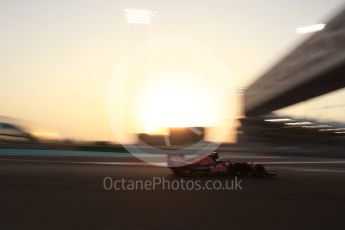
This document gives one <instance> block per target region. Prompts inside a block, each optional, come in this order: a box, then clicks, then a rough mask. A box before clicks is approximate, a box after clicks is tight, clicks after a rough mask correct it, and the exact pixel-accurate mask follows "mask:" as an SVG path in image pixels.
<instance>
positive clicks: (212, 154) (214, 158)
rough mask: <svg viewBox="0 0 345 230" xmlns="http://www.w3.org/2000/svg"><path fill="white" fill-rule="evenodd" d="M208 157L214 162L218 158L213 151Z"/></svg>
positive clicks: (216, 153)
mask: <svg viewBox="0 0 345 230" xmlns="http://www.w3.org/2000/svg"><path fill="white" fill-rule="evenodd" d="M210 156H211V157H212V159H213V160H214V161H216V160H217V159H218V158H219V155H218V152H216V151H213V152H212V153H211V154H210Z"/></svg>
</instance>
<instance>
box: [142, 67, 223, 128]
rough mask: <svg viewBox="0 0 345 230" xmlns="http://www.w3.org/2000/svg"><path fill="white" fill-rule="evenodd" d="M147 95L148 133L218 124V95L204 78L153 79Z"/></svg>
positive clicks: (176, 74) (145, 120)
mask: <svg viewBox="0 0 345 230" xmlns="http://www.w3.org/2000/svg"><path fill="white" fill-rule="evenodd" d="M144 94H145V95H144V97H143V100H144V101H143V105H144V106H143V108H144V111H143V116H142V121H141V125H142V127H143V128H144V131H145V132H146V133H156V132H158V133H159V132H162V130H164V128H169V127H207V126H211V125H213V124H214V123H215V120H216V117H217V111H218V110H217V108H216V107H217V103H216V100H217V98H216V93H215V91H214V90H212V89H210V87H209V85H208V84H207V82H206V81H204V80H203V78H198V77H197V76H194V75H193V74H191V73H183V72H171V73H167V74H164V75H159V76H157V77H152V78H151V79H150V80H149V81H148V82H147V84H146V87H145V93H144Z"/></svg>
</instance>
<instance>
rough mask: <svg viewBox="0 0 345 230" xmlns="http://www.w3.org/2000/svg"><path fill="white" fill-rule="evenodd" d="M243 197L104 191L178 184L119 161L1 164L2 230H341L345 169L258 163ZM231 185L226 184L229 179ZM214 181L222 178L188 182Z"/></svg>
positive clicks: (292, 161) (296, 161)
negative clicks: (109, 184) (123, 184)
mask: <svg viewBox="0 0 345 230" xmlns="http://www.w3.org/2000/svg"><path fill="white" fill-rule="evenodd" d="M257 160H260V161H266V163H267V165H269V166H270V167H272V168H273V169H275V170H276V171H277V172H278V173H279V175H278V176H277V177H275V178H263V179H255V178H251V177H241V178H239V179H241V180H242V184H241V185H242V190H236V191H234V190H192V191H187V190H182V189H178V190H165V189H162V188H161V187H160V188H156V189H155V190H150V191H146V190H134V191H128V190H126V191H125V190H110V191H107V190H105V189H104V187H103V181H104V178H105V177H107V176H109V177H111V178H112V179H122V178H124V179H126V180H136V181H138V180H152V178H154V177H160V178H163V177H164V178H166V179H167V180H179V179H181V178H176V177H173V176H172V175H171V173H170V171H169V170H168V169H166V168H162V167H150V166H146V165H145V164H138V162H137V161H135V160H132V161H131V160H129V159H124V158H118V159H115V158H112V159H101V160H100V159H98V158H97V159H92V158H61V157H56V158H52V157H48V158H44V157H41V158H37V157H31V156H27V157H16V156H1V157H0V228H1V229H344V217H345V183H344V182H345V162H344V161H342V160H340V159H336V160H335V159H317V158H307V159H303V158H296V157H294V158H273V157H272V158H269V157H267V158H264V157H261V158H259V159H257ZM231 179H233V178H231ZM188 180H194V181H195V180H201V181H205V180H220V181H223V182H224V181H226V180H229V178H224V177H212V178H188Z"/></svg>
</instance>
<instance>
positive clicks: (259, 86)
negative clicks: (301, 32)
mask: <svg viewBox="0 0 345 230" xmlns="http://www.w3.org/2000/svg"><path fill="white" fill-rule="evenodd" d="M343 87H345V9H344V10H343V11H341V12H340V13H339V14H338V15H337V16H335V17H334V18H333V19H331V20H330V21H329V22H328V23H327V24H326V27H325V29H324V30H322V31H319V32H316V33H315V34H313V35H312V36H311V37H309V38H308V39H307V40H305V41H304V42H303V43H301V44H300V45H299V46H297V47H296V48H295V49H294V50H292V52H290V53H289V54H288V55H287V56H285V57H284V58H283V59H282V60H280V61H279V62H278V63H276V64H275V65H274V66H273V67H272V68H271V69H269V70H268V71H267V72H266V73H265V74H263V75H262V76H261V77H259V79H258V80H257V81H255V82H254V83H253V84H252V85H250V86H249V87H248V88H247V90H246V91H245V94H244V106H245V114H246V116H257V115H263V114H266V113H269V112H271V111H274V110H278V109H281V108H284V107H287V106H289V105H292V104H295V103H298V102H301V101H304V100H307V99H310V98H313V97H316V96H320V95H322V94H326V93H328V92H331V91H334V90H337V89H340V88H343Z"/></svg>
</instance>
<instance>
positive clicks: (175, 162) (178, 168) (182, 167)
mask: <svg viewBox="0 0 345 230" xmlns="http://www.w3.org/2000/svg"><path fill="white" fill-rule="evenodd" d="M168 166H169V168H170V169H171V171H172V172H173V173H174V174H175V175H176V176H184V177H185V176H202V175H226V176H245V175H252V176H254V177H264V176H274V175H276V173H275V172H272V171H267V170H266V168H265V167H264V166H263V165H262V164H253V163H248V162H234V161H230V160H225V159H222V158H219V156H218V153H217V152H213V153H212V154H210V155H208V156H206V157H204V158H202V159H199V160H198V161H196V162H194V163H190V164H188V163H187V160H186V158H185V157H184V155H182V154H174V155H169V156H168Z"/></svg>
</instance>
